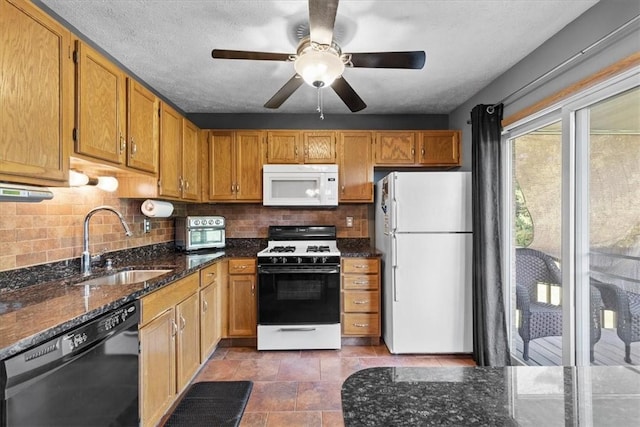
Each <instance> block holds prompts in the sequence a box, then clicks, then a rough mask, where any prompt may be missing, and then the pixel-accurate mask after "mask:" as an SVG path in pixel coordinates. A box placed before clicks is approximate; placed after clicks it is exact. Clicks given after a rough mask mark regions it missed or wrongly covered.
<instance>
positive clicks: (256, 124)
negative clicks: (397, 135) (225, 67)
mask: <svg viewBox="0 0 640 427" xmlns="http://www.w3.org/2000/svg"><path fill="white" fill-rule="evenodd" d="M187 118H188V119H189V120H191V121H192V122H193V123H194V124H196V125H197V126H198V127H200V128H201V129H354V130H369V129H400V130H413V129H431V130H436V129H449V117H448V116H447V115H446V114H407V115H400V114H397V115H393V114H391V115H379V114H327V115H326V116H325V118H324V120H320V118H319V117H318V115H317V114H274V113H265V114H206V113H193V114H187Z"/></svg>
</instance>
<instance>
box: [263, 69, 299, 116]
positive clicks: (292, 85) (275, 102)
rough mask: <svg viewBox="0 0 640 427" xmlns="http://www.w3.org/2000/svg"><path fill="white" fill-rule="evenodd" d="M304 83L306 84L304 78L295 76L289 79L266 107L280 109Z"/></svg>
mask: <svg viewBox="0 0 640 427" xmlns="http://www.w3.org/2000/svg"><path fill="white" fill-rule="evenodd" d="M302 83H304V80H303V79H302V77H300V76H299V75H297V74H295V75H294V76H293V77H291V78H290V79H289V81H288V82H286V83H285V84H284V86H282V87H281V88H280V90H279V91H277V92H276V94H275V95H273V96H272V97H271V99H270V100H268V101H267V103H266V104H264V106H265V107H266V108H278V107H280V106H281V105H282V103H283V102H284V101H286V100H287V99H288V98H289V97H290V96H291V95H293V92H295V91H296V89H298V88H299V87H300V86H302Z"/></svg>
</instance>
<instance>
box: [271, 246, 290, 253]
mask: <svg viewBox="0 0 640 427" xmlns="http://www.w3.org/2000/svg"><path fill="white" fill-rule="evenodd" d="M295 251H296V247H295V246H274V247H273V248H271V250H270V251H269V252H276V253H283V252H295Z"/></svg>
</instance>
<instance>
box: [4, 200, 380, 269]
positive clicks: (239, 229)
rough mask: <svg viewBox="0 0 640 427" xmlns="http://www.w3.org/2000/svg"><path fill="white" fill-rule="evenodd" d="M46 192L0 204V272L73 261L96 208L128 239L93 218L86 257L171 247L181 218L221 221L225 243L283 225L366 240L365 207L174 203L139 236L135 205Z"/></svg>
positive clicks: (101, 217)
mask: <svg viewBox="0 0 640 427" xmlns="http://www.w3.org/2000/svg"><path fill="white" fill-rule="evenodd" d="M51 190H52V191H53V193H54V198H53V199H52V200H46V201H43V202H40V203H14V202H0V247H1V250H0V271H5V270H12V269H16V268H23V267H28V266H32V265H38V264H43V263H49V262H54V261H62V260H66V259H71V258H78V257H79V256H80V254H81V253H82V234H83V221H84V217H85V215H86V214H87V212H89V211H90V210H91V209H93V208H95V207H96V206H100V205H109V206H112V207H114V208H116V209H117V210H119V211H120V212H121V213H122V214H123V216H124V218H125V220H126V222H127V223H128V224H129V226H130V228H131V231H132V232H133V236H132V237H126V236H125V234H124V231H123V230H122V226H121V225H120V222H119V221H118V218H117V217H116V216H115V215H114V214H113V213H111V212H97V213H96V214H94V215H93V216H92V218H91V220H90V222H89V230H90V241H89V245H90V250H91V252H92V253H97V252H101V251H106V252H111V251H116V250H122V249H127V248H134V247H139V246H146V245H151V244H156V243H164V242H172V241H173V238H174V236H173V235H174V224H173V223H174V220H173V217H175V216H181V215H187V214H189V215H222V216H224V217H226V219H227V237H228V238H266V237H267V229H268V226H269V225H283V224H292V225H309V224H322V225H325V224H329V225H336V226H337V227H338V237H339V238H367V237H369V227H370V224H369V215H370V214H369V210H370V205H367V204H353V205H340V206H338V207H337V208H335V209H308V208H274V207H264V206H262V205H258V204H185V203H174V207H175V211H174V213H173V215H172V217H171V218H151V219H150V220H151V232H150V233H146V234H145V233H144V232H143V219H144V218H145V217H144V216H143V215H142V213H141V212H140V205H141V203H142V201H141V200H130V199H118V198H117V197H116V196H115V195H114V194H112V193H107V192H104V191H102V190H99V189H97V188H95V187H77V188H51ZM347 216H350V217H353V227H346V217H347Z"/></svg>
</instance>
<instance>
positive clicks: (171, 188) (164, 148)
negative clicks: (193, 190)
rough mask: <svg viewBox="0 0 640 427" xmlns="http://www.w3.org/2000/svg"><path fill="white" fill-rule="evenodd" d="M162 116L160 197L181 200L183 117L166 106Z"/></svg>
mask: <svg viewBox="0 0 640 427" xmlns="http://www.w3.org/2000/svg"><path fill="white" fill-rule="evenodd" d="M161 112H162V113H161V115H160V181H159V184H158V186H159V195H160V196H166V197H172V198H176V199H179V198H180V196H181V188H180V179H181V176H180V169H181V164H182V116H180V114H178V112H177V111H175V110H174V109H173V108H171V107H169V106H168V105H166V104H164V103H163V104H162V105H161Z"/></svg>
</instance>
